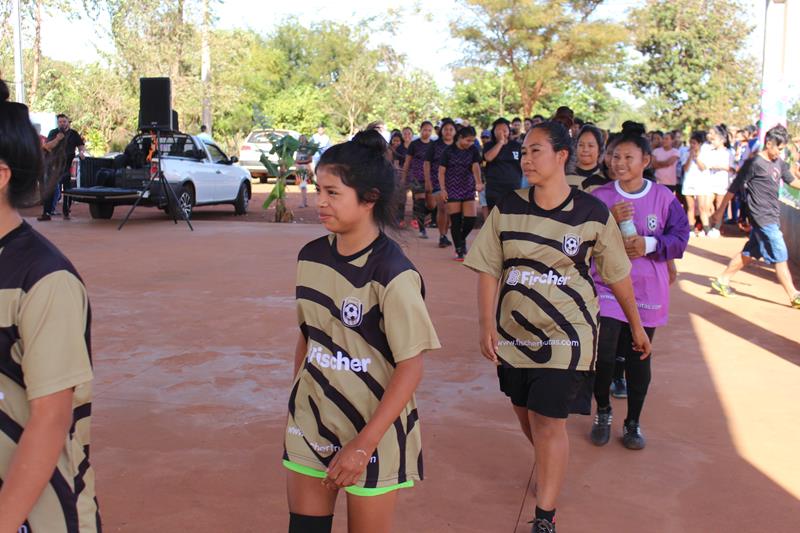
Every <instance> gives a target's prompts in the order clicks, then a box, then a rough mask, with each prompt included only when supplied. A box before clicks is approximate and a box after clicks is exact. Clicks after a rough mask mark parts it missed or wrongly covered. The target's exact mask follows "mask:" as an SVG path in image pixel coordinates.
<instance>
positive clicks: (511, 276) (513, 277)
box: [506, 268, 522, 285]
mask: <svg viewBox="0 0 800 533" xmlns="http://www.w3.org/2000/svg"><path fill="white" fill-rule="evenodd" d="M521 275H522V273H521V272H520V271H519V270H517V269H516V268H512V269H511V271H510V272H509V273H508V278H507V279H506V285H516V284H517V283H519V278H520V276H521Z"/></svg>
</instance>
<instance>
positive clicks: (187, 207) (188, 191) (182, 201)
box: [178, 185, 194, 220]
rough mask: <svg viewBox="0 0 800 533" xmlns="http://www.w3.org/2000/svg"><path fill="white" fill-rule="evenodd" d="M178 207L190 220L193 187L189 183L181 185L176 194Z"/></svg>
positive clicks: (192, 205)
mask: <svg viewBox="0 0 800 533" xmlns="http://www.w3.org/2000/svg"><path fill="white" fill-rule="evenodd" d="M178 209H180V210H181V211H183V214H184V215H185V216H186V219H187V220H191V218H192V210H193V209H194V189H193V188H192V186H191V185H184V186H183V187H181V191H180V194H179V195H178Z"/></svg>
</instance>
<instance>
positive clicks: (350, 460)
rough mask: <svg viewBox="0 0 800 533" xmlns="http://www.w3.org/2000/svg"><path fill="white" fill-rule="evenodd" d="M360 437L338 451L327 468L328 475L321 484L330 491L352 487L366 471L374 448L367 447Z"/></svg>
mask: <svg viewBox="0 0 800 533" xmlns="http://www.w3.org/2000/svg"><path fill="white" fill-rule="evenodd" d="M364 440H365V439H363V438H362V437H361V436H360V435H359V436H357V437H356V438H355V439H353V440H351V441H350V442H348V443H347V444H346V445H345V446H344V448H342V449H341V450H339V451H338V452H337V453H336V455H335V456H334V458H333V460H332V461H331V464H330V465H329V466H328V475H327V477H325V479H323V480H322V484H323V485H325V486H326V487H327V488H329V489H331V490H339V489H343V488H345V487H349V486H351V485H354V484H355V483H356V482H357V481H358V478H360V477H361V474H363V473H364V470H366V468H367V465H368V464H369V460H370V458H371V457H372V454H373V453H374V452H375V446H371V445H368V444H367V443H366V442H364Z"/></svg>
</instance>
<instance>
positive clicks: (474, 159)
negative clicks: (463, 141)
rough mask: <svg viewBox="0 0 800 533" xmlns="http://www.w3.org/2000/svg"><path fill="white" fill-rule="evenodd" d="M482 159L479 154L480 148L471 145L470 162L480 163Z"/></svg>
mask: <svg viewBox="0 0 800 533" xmlns="http://www.w3.org/2000/svg"><path fill="white" fill-rule="evenodd" d="M482 160H483V155H481V149H480V148H478V147H477V146H473V147H472V162H473V163H480V162H481V161H482Z"/></svg>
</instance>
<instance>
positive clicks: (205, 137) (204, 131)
mask: <svg viewBox="0 0 800 533" xmlns="http://www.w3.org/2000/svg"><path fill="white" fill-rule="evenodd" d="M197 138H198V139H200V140H201V141H203V142H204V143H207V142H208V143H213V142H214V138H213V137H212V136H211V134H210V133H209V132H208V126H206V125H205V124H203V125H201V126H200V133H198V134H197Z"/></svg>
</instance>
